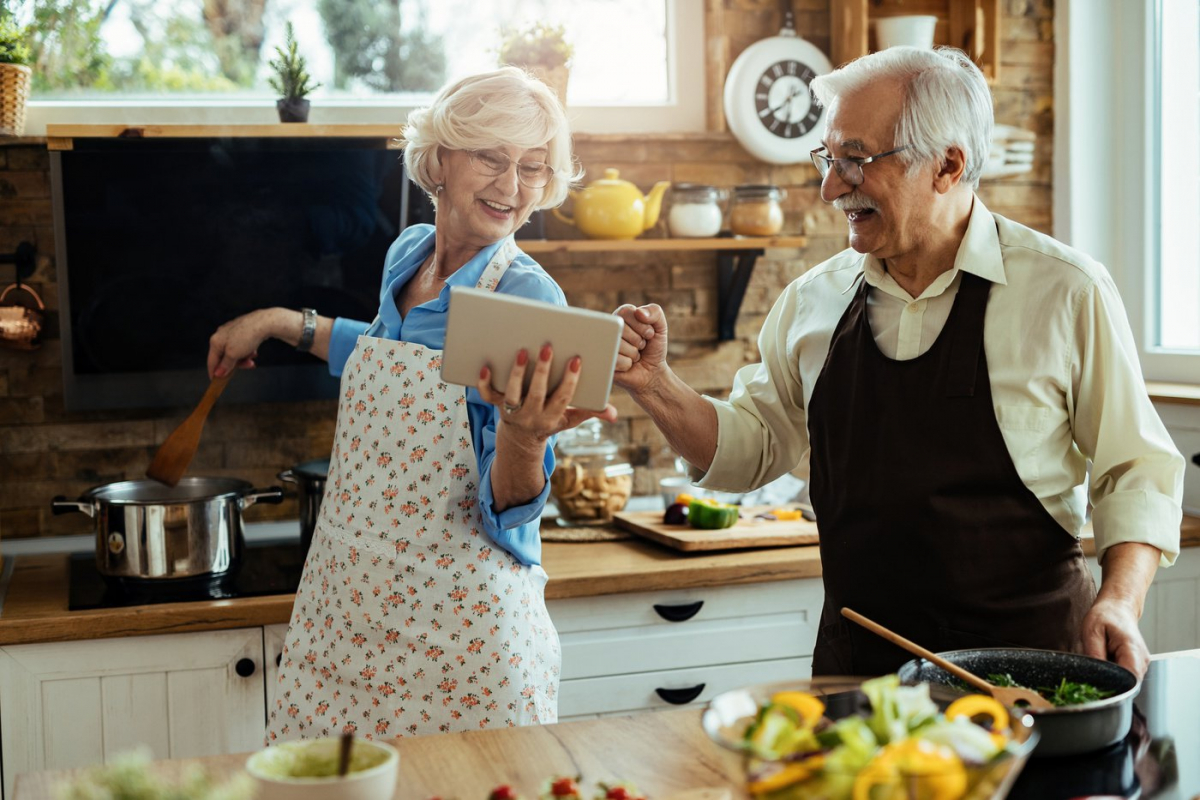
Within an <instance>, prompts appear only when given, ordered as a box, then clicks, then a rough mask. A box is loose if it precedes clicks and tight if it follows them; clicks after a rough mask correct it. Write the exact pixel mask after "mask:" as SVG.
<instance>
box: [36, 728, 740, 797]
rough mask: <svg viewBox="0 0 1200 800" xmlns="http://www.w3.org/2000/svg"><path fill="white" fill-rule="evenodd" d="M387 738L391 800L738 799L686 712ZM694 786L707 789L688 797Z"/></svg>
mask: <svg viewBox="0 0 1200 800" xmlns="http://www.w3.org/2000/svg"><path fill="white" fill-rule="evenodd" d="M390 741H391V743H392V744H394V745H395V746H396V747H397V748H398V749H399V751H400V774H399V779H398V780H397V781H396V792H395V794H393V795H392V797H393V800H427V798H430V797H455V798H462V800H484V799H485V798H486V797H487V796H488V793H489V792H490V791H491V790H492V789H493V788H495V787H496V786H499V785H501V784H509V785H511V786H512V787H513V788H514V789H516V790H517V792H518V793H519V794H520V795H521V796H522V797H527V798H535V797H537V796H538V793H539V792H540V791H541V787H542V783H543V782H544V781H545V780H546V779H547V778H551V777H555V776H564V775H569V776H576V775H578V776H581V778H582V781H581V783H582V785H583V788H584V796H585V797H592V796H594V793H593V790H594V789H595V787H596V784H597V783H599V782H602V781H603V782H606V783H609V782H615V781H618V780H625V781H630V782H632V783H634V784H635V785H636V786H637V788H638V789H639V790H640V791H641V792H642V793H644V794H645V795H646V796H647V797H649V798H651V800H668V798H672V797H679V798H680V800H682V795H683V794H684V793H687V795H688V797H689V798H692V800H700V798H707V799H708V800H720V798H731V799H737V798H744V797H745V796H746V795H745V793H744V792H743V791H742V788H741V780H742V772H741V766H740V762H739V759H738V757H737V756H736V755H735V754H733V753H726V752H725V751H724V750H722V749H721V748H719V747H718V746H717V745H715V744H713V743H712V742H710V741H709V740H708V737H707V736H706V735H705V734H704V731H703V730H702V729H701V728H700V712H699V711H697V710H694V709H683V710H679V711H660V712H655V713H650V714H638V715H636V716H631V717H608V718H605V719H599V720H589V721H586V722H569V723H563V724H559V725H541V726H532V727H528V728H508V729H500V730H494V731H468V732H466V733H454V734H446V735H441V736H420V737H415V738H403V739H393V740H390ZM247 755H248V754H246V753H243V754H240V755H228V756H211V757H208V758H193V759H172V760H169V761H158V762H155V764H154V768H155V771H156V772H157V773H158V774H159V775H161V776H163V777H164V778H167V779H170V780H178V778H179V776H180V775H181V774H182V773H183V772H184V770H186V769H188V768H190V767H193V766H195V765H199V766H201V767H202V768H204V769H205V770H206V771H207V772H208V773H209V774H210V775H211V776H213V777H214V778H215V779H217V780H224V779H227V778H228V777H230V776H232V775H234V774H236V773H238V772H239V771H241V769H242V768H243V765H244V764H245V762H246V758H247ZM77 774H78V770H64V771H61V772H35V773H27V774H25V775H18V776H17V783H16V800H52V798H54V797H55V795H54V791H53V787H54V786H55V785H56V784H58V783H59V782H61V781H63V780H65V779H68V778H70V777H71V776H73V775H77ZM696 790H709V791H707V792H704V793H702V794H701V793H697V794H695V795H693V794H692V792H694V791H696Z"/></svg>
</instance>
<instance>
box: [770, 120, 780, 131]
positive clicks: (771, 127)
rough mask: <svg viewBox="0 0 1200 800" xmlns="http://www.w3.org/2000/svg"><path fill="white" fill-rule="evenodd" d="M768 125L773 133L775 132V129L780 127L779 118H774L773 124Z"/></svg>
mask: <svg viewBox="0 0 1200 800" xmlns="http://www.w3.org/2000/svg"><path fill="white" fill-rule="evenodd" d="M768 127H769V128H770V130H771V133H774V132H775V129H776V128H778V127H779V120H777V119H772V120H771V124H770V125H769V126H768Z"/></svg>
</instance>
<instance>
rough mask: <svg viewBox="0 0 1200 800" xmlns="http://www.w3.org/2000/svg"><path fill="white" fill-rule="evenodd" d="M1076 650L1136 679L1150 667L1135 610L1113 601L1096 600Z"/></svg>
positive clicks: (1101, 598) (1130, 605)
mask: <svg viewBox="0 0 1200 800" xmlns="http://www.w3.org/2000/svg"><path fill="white" fill-rule="evenodd" d="M1079 649H1080V651H1081V652H1082V653H1083V654H1084V655H1089V656H1091V657H1093V658H1101V659H1104V660H1105V661H1115V662H1117V663H1118V664H1120V665H1121V666H1122V667H1125V668H1126V669H1128V670H1129V671H1131V672H1132V673H1133V674H1134V675H1137V676H1138V677H1139V678H1140V677H1142V676H1143V675H1145V674H1146V668H1147V667H1149V666H1150V651H1149V650H1148V649H1147V648H1146V640H1145V639H1143V638H1142V632H1141V631H1140V630H1139V629H1138V615H1137V611H1136V609H1135V608H1134V607H1133V606H1132V604H1130V603H1126V602H1122V601H1120V600H1116V599H1105V598H1103V597H1098V598H1096V602H1095V603H1093V604H1092V608H1091V610H1090V611H1088V613H1087V616H1086V617H1084V618H1083V625H1082V626H1080V629H1079Z"/></svg>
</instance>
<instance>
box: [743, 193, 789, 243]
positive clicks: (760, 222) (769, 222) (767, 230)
mask: <svg viewBox="0 0 1200 800" xmlns="http://www.w3.org/2000/svg"><path fill="white" fill-rule="evenodd" d="M785 197H787V192H786V191H784V190H783V189H781V188H779V187H778V186H766V185H762V186H738V187H737V188H735V189H734V190H733V203H732V205H731V206H730V209H729V229H730V230H731V231H732V232H733V235H734V236H774V235H776V234H777V233H779V232H780V231H781V230H783V208H781V207H780V205H779V202H780V201H781V200H783V199H784V198H785Z"/></svg>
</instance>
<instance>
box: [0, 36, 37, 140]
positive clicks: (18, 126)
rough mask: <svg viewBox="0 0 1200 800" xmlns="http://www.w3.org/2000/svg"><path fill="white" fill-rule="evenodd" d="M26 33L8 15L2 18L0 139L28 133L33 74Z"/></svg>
mask: <svg viewBox="0 0 1200 800" xmlns="http://www.w3.org/2000/svg"><path fill="white" fill-rule="evenodd" d="M31 61H33V53H32V51H31V50H30V48H29V45H28V44H26V42H25V30H24V29H23V28H22V27H21V26H20V25H18V24H17V23H16V21H15V20H14V19H13V18H12V16H11V15H9V14H4V15H2V16H0V136H21V135H22V134H24V133H25V101H26V100H28V99H29V84H30V79H31V77H32V75H33V70H32V69H30V68H29V64H30V62H31Z"/></svg>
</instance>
